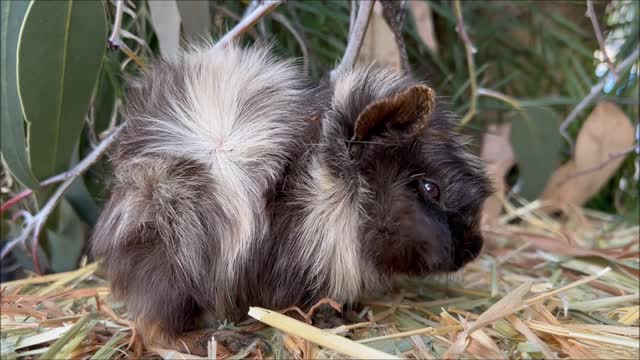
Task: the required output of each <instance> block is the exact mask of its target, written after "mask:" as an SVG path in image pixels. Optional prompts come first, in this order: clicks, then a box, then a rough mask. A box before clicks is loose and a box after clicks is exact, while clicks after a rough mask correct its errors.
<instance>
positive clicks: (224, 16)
mask: <svg viewBox="0 0 640 360" xmlns="http://www.w3.org/2000/svg"><path fill="white" fill-rule="evenodd" d="M414 1H416V2H423V1H421V0H414ZM6 3H8V2H6V1H5V2H3V5H2V6H3V23H5V20H7V19H5V18H4V16H5V6H6ZM424 3H426V4H428V7H429V9H430V11H431V14H432V15H431V19H432V23H433V35H434V36H435V38H436V40H437V42H438V44H439V46H438V49H437V51H436V50H434V49H432V48H429V46H427V44H426V43H425V40H424V39H423V37H422V36H421V35H420V31H419V28H420V26H422V25H423V24H421V23H416V21H415V19H414V16H413V15H414V13H413V12H411V11H409V12H408V14H407V18H406V21H405V24H404V26H403V28H402V35H403V38H404V40H405V42H406V48H407V53H408V59H409V63H410V65H411V69H412V73H413V75H414V76H415V77H417V78H419V79H423V80H425V81H427V82H428V83H429V84H430V85H431V86H432V87H434V88H435V89H436V91H437V93H438V94H439V95H440V96H441V97H442V98H443V100H444V101H446V102H447V103H448V104H449V106H450V107H451V108H452V109H453V110H454V111H455V112H457V113H458V114H460V115H461V116H462V115H463V114H465V113H466V112H467V111H468V110H469V107H470V100H471V97H470V95H469V94H470V78H469V70H468V67H467V63H466V60H465V44H464V43H463V42H462V41H461V40H460V36H459V34H458V32H457V31H456V17H455V13H454V8H453V3H452V2H450V1H437V0H434V1H424ZM126 4H127V11H126V12H125V15H124V18H123V25H122V28H123V29H124V30H125V32H123V35H124V36H123V40H124V42H125V44H126V45H127V47H128V48H130V49H131V50H132V51H133V52H134V53H135V54H137V56H138V57H139V58H140V59H142V61H144V62H146V63H148V62H150V61H151V59H153V58H155V57H157V56H158V55H159V54H160V50H161V49H160V39H159V36H158V34H156V32H155V31H154V28H156V27H154V25H158V24H157V21H158V20H155V21H156V24H154V18H153V17H152V16H151V12H150V7H149V4H148V2H147V1H146V0H138V1H127V2H126ZM58 5H60V4H58ZM102 5H103V7H104V10H105V13H104V16H105V20H106V24H109V31H110V30H111V24H113V22H114V11H115V6H114V4H113V3H112V2H109V1H104V2H102ZM207 5H208V10H209V14H210V19H211V24H210V25H211V27H210V33H211V35H212V37H213V38H214V39H216V38H218V37H220V36H221V35H224V34H225V33H226V32H227V29H228V28H231V27H233V26H234V25H235V24H236V23H237V22H238V20H239V19H240V18H241V17H242V16H243V13H244V12H245V11H246V9H247V7H250V6H252V2H251V1H221V0H215V1H213V0H212V1H207ZM594 7H595V10H596V14H597V17H598V20H599V23H600V26H601V27H602V28H603V34H604V36H605V39H606V44H607V49H608V53H609V56H610V57H611V58H612V59H613V61H614V62H615V63H619V62H620V61H621V60H622V59H625V58H626V57H628V56H629V55H630V54H631V53H632V52H633V51H634V50H636V49H637V48H638V38H639V36H640V34H639V28H640V27H639V24H640V10H639V7H640V2H637V1H622V0H615V1H598V2H595V3H594ZM409 8H412V7H411V6H409ZM585 11H586V2H585V1H563V2H552V1H487V2H485V1H463V2H462V14H463V17H464V19H465V27H466V31H467V32H468V33H469V36H470V37H471V39H472V42H473V45H474V47H475V50H476V52H475V54H474V59H475V66H476V75H477V82H478V86H480V87H482V88H486V89H491V90H494V91H497V92H500V93H501V94H505V95H508V96H510V97H512V98H514V99H517V101H518V102H519V104H521V105H522V106H524V107H525V108H527V109H538V110H539V109H541V108H542V109H543V110H542V111H543V113H542V114H546V115H541V116H540V115H537V118H536V116H533V120H534V121H538V124H543V125H541V126H544V127H545V129H544V134H545V136H544V137H542V138H540V137H536V136H532V135H531V134H529V133H527V132H526V131H525V132H520V135H515V134H512V137H511V142H512V143H513V144H514V148H517V147H518V146H520V148H524V149H535V153H536V154H538V155H537V158H534V159H533V160H524V158H519V161H518V164H517V166H516V167H514V168H513V169H511V170H510V171H509V174H508V184H509V188H510V189H511V191H510V192H509V193H508V195H509V196H511V197H518V196H520V195H523V194H522V187H521V186H520V185H521V184H520V185H518V183H519V179H521V178H522V176H523V174H524V173H525V172H526V169H529V168H528V166H530V167H533V166H534V165H532V163H531V162H533V163H535V162H538V163H540V162H542V163H548V166H543V168H544V171H536V174H535V176H538V177H541V178H542V180H543V182H542V184H544V182H545V181H546V180H547V179H548V178H549V176H550V175H551V172H552V171H553V170H554V169H555V168H556V167H557V166H558V165H559V164H561V163H564V162H565V161H567V160H568V159H570V158H571V156H572V150H571V147H570V146H569V144H568V143H567V142H566V141H564V140H562V139H561V137H560V133H559V131H558V127H559V125H560V122H561V121H562V119H564V118H565V117H566V116H567V115H568V114H569V113H570V112H571V110H573V109H574V107H575V106H576V105H577V104H578V103H580V101H582V100H583V99H584V98H585V97H586V96H587V95H588V94H589V92H590V90H591V88H592V86H594V85H595V84H596V83H598V82H600V81H606V85H605V89H604V91H603V92H601V93H600V94H599V95H598V100H608V101H611V102H613V103H615V104H617V105H618V106H619V107H620V108H621V109H622V110H623V111H624V113H625V114H626V115H627V117H628V118H629V119H632V120H631V121H632V122H633V126H634V127H636V129H637V121H638V116H639V114H638V98H639V90H638V89H639V85H638V73H639V66H638V65H639V64H638V61H637V59H636V60H635V61H634V65H633V66H631V67H629V68H628V69H626V70H625V71H623V72H621V73H619V74H617V75H618V76H617V77H615V78H614V77H613V76H612V74H610V72H609V70H608V67H607V65H606V63H604V62H603V61H602V55H601V53H600V51H599V50H598V49H599V44H598V42H597V40H596V36H595V34H594V30H593V27H592V24H591V22H590V20H589V18H587V17H585ZM349 14H350V4H349V1H347V0H344V1H343V0H307V1H295V0H290V1H288V2H287V3H285V4H284V5H281V6H280V7H279V8H278V9H277V10H276V11H275V12H274V13H273V14H271V15H270V16H267V17H266V18H265V19H263V20H262V21H261V22H260V23H259V24H258V25H257V26H256V27H255V29H253V30H251V31H250V32H249V33H248V34H247V35H245V36H244V37H243V41H244V42H246V43H252V42H254V41H256V40H263V39H266V40H268V41H272V42H273V44H274V46H275V51H276V52H277V53H278V54H279V55H281V56H284V57H295V58H300V59H304V61H302V60H301V62H303V63H304V64H305V66H306V67H307V68H308V73H309V75H310V76H311V77H313V78H315V79H320V78H322V77H324V76H326V75H327V74H328V71H329V70H331V69H332V68H334V66H335V64H336V63H337V62H338V61H339V59H340V57H341V56H342V54H343V52H344V49H345V46H346V43H347V37H348V31H349V18H350V17H349V16H350V15H349ZM189 19H190V18H189V17H185V16H183V19H182V28H183V30H184V29H185V26H187V23H188V22H189V21H190V20H189ZM51 36H53V35H51ZM45 40H47V39H45ZM104 43H105V44H106V39H104ZM13 51H14V52H15V50H13ZM3 61H6V59H5V57H4V56H3ZM41 61H42V66H43V67H45V68H46V67H47V66H48V65H49V61H50V59H49V58H48V57H47V54H46V53H45V54H44V55H42V58H41ZM138 71H139V68H138V66H136V64H135V63H134V62H133V61H132V60H131V58H130V57H129V56H127V55H126V54H125V53H124V52H123V51H119V50H107V51H106V52H105V54H104V56H103V58H102V65H101V67H100V70H99V73H98V74H97V82H96V83H95V85H94V86H93V89H94V90H93V93H92V96H91V101H90V103H89V105H88V107H87V108H86V109H84V110H83V113H85V112H86V115H85V116H84V122H83V126H82V131H81V133H78V136H76V137H73V136H72V138H75V141H76V142H77V146H76V150H74V154H73V156H72V158H71V159H69V162H68V165H69V167H71V165H72V164H73V163H75V162H77V161H78V160H79V159H82V158H83V157H85V156H86V155H87V154H88V153H90V152H91V150H92V149H93V148H94V147H95V146H96V144H98V143H99V141H100V139H101V137H102V136H103V135H104V134H105V132H106V131H107V130H108V129H110V128H112V127H113V126H114V125H115V124H117V123H119V122H120V121H121V120H122V119H121V118H120V115H119V112H118V111H119V109H120V108H121V106H122V103H123V101H124V94H125V87H124V86H125V82H124V80H123V79H124V78H125V77H126V76H131V75H136V74H137V73H138ZM33 85H34V86H35V85H37V84H33ZM595 104H596V102H593V103H592V105H591V106H589V107H588V108H586V109H585V111H583V112H582V113H581V114H580V115H579V116H578V118H577V119H576V121H574V122H573V123H572V124H571V126H570V127H569V128H568V132H569V135H570V136H571V138H572V139H574V140H575V138H576V136H577V135H578V133H579V131H580V129H581V127H582V124H583V123H584V121H585V119H586V118H587V115H588V114H589V113H590V112H591V110H592V108H593V106H594V105H595ZM78 106H84V105H83V104H79V105H78ZM538 110H532V111H533V113H535V112H536V111H538ZM530 114H531V113H530ZM537 114H541V113H540V112H537ZM549 114H551V115H549ZM4 116H5V115H4V112H3V122H5V121H6V119H5V118H4ZM518 118H519V116H518V115H517V114H516V115H515V116H514V112H513V108H512V106H511V105H509V104H508V103H506V102H504V101H501V100H499V99H495V98H492V97H486V96H480V97H479V98H478V111H477V113H476V115H475V116H474V117H473V118H472V120H471V122H470V123H469V124H468V125H467V126H466V127H465V129H464V131H465V132H467V133H468V134H470V135H472V136H474V138H475V139H476V140H477V142H476V143H477V144H480V142H481V139H482V137H483V134H484V133H485V132H486V131H487V128H488V126H489V125H490V124H496V123H497V124H500V123H506V122H512V121H513V122H514V124H515V123H517V121H518ZM612 131H615V129H612ZM636 131H637V130H636ZM636 137H637V135H636ZM636 141H637V140H636ZM516 144H519V145H518V146H515V145H516ZM34 146H42V147H43V150H44V151H46V147H47V146H48V144H47V143H46V141H45V142H42V143H41V144H35V145H34ZM31 150H33V149H31ZM514 150H516V153H517V152H518V151H517V149H514ZM516 155H518V154H516ZM3 156H6V155H5V153H4V150H3ZM637 159H638V155H637V154H635V155H634V154H631V155H629V156H627V157H626V158H625V160H624V162H623V164H622V166H621V167H620V168H619V169H618V170H617V171H616V173H615V174H614V175H613V176H612V177H611V178H610V179H609V180H608V182H607V184H606V185H605V186H604V187H603V188H602V189H601V190H600V191H599V192H598V193H597V194H596V195H595V196H593V197H592V198H591V199H590V200H589V202H588V203H587V204H586V206H587V207H590V208H593V209H596V210H600V211H604V212H608V213H612V214H617V215H619V216H620V219H621V220H623V219H626V221H631V222H635V223H637V221H638V215H637V214H638V201H639V200H638V181H637V175H636V174H634V173H635V172H637V169H636V167H637V161H638V160H637ZM2 170H3V173H2V193H1V197H2V201H3V202H6V201H7V200H8V199H10V198H12V197H14V196H15V195H16V194H18V193H19V192H20V191H23V190H24V189H25V186H24V185H22V184H21V183H20V182H19V181H17V180H16V179H15V178H14V177H13V176H12V175H11V172H10V171H9V169H8V168H7V166H6V163H5V162H3V166H2ZM634 175H635V176H636V177H635V178H634ZM109 176H110V168H109V163H108V159H106V158H102V159H101V160H99V161H98V163H97V164H96V165H95V166H93V167H92V168H91V169H90V170H89V171H88V172H86V173H85V174H84V175H83V176H82V177H81V178H79V179H78V180H77V181H76V182H75V183H74V185H73V186H72V187H71V188H70V190H69V191H68V192H67V193H66V194H65V197H64V201H63V202H62V203H61V205H60V206H59V207H58V209H57V211H55V212H54V213H53V215H52V216H51V217H50V218H49V220H48V221H47V224H46V229H47V231H46V234H43V235H42V236H40V243H41V245H42V248H41V250H40V252H39V254H40V255H39V256H40V258H41V261H42V262H43V263H44V264H46V265H47V266H46V268H47V269H49V271H62V270H68V269H71V268H75V267H76V266H78V264H79V262H80V261H83V259H84V257H83V255H86V243H87V238H88V236H89V234H90V230H91V227H92V226H93V225H94V224H95V221H96V219H97V217H98V214H99V211H100V207H101V205H102V203H103V201H104V199H105V197H106V196H107V193H106V192H105V189H106V187H107V185H108V179H109ZM38 180H40V181H42V180H43V179H41V178H39V179H38ZM518 190H520V192H519V191H518ZM540 190H541V189H537V191H531V193H532V194H537V193H539V192H540ZM36 195H37V196H35V197H30V198H27V199H26V200H25V201H22V202H21V203H20V204H19V205H18V206H15V207H13V208H12V209H11V210H10V211H6V212H4V213H3V214H2V241H3V244H7V243H8V242H9V241H10V240H13V239H15V238H16V236H18V235H19V234H20V231H21V229H22V227H23V226H24V220H25V217H24V216H22V217H21V216H20V214H24V212H22V213H21V211H24V210H26V211H27V212H28V213H31V214H35V213H36V212H37V209H38V208H39V207H41V206H42V204H44V201H45V200H46V199H47V197H48V196H50V195H51V190H46V191H39V192H38V193H37V194H36ZM525 195H526V196H528V197H529V200H533V198H532V197H531V196H529V194H525ZM26 244H27V245H28V241H27V242H26ZM85 260H86V259H85ZM2 267H3V270H2V271H3V273H2V279H3V280H6V279H7V278H9V277H11V276H19V275H20V273H21V272H22V271H24V270H29V271H30V270H33V265H32V262H31V258H30V255H29V254H28V251H25V249H23V248H22V247H20V246H18V247H16V248H15V250H14V251H12V253H11V256H10V257H8V258H5V259H3V260H2Z"/></svg>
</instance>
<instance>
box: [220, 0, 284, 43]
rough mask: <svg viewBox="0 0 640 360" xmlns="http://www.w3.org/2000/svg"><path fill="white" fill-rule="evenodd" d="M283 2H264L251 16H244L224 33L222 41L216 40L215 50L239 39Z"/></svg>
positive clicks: (272, 0) (270, 0)
mask: <svg viewBox="0 0 640 360" xmlns="http://www.w3.org/2000/svg"><path fill="white" fill-rule="evenodd" d="M283 2H284V0H265V2H264V3H263V4H261V5H259V6H258V7H257V8H256V9H255V10H254V11H252V12H251V14H249V15H247V16H245V17H244V18H242V20H240V22H239V23H238V24H237V25H236V26H235V27H234V28H233V29H231V30H230V31H229V32H228V33H226V34H225V35H224V36H223V37H222V39H220V40H218V42H217V43H216V45H215V48H222V47H225V46H227V45H228V44H229V43H230V42H232V41H233V40H235V39H237V38H238V37H240V35H242V34H244V33H245V32H246V31H247V30H249V29H250V28H251V27H252V26H253V25H255V24H256V23H257V22H258V21H259V20H260V19H262V18H263V17H264V16H266V15H268V14H269V13H270V12H272V11H273V10H275V9H276V7H278V5H280V4H282V3H283Z"/></svg>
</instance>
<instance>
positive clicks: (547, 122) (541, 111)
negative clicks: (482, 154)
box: [509, 107, 562, 200]
mask: <svg viewBox="0 0 640 360" xmlns="http://www.w3.org/2000/svg"><path fill="white" fill-rule="evenodd" d="M509 120H511V122H512V127H511V144H512V146H513V151H514V154H515V157H516V160H517V162H518V167H519V169H520V179H521V181H522V191H521V193H522V196H524V197H525V198H527V199H529V200H534V199H536V198H537V197H538V195H540V193H541V192H542V190H543V189H544V186H545V185H546V183H547V180H548V179H549V177H550V176H551V173H552V172H553V171H554V170H555V169H556V167H557V166H558V164H559V163H560V155H561V148H562V138H561V137H560V133H559V132H558V125H559V124H560V119H559V117H558V114H556V113H555V112H554V111H552V110H551V109H548V108H544V107H526V108H524V109H523V111H517V112H514V113H513V114H512V115H511V116H509Z"/></svg>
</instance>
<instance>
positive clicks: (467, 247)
mask: <svg viewBox="0 0 640 360" xmlns="http://www.w3.org/2000/svg"><path fill="white" fill-rule="evenodd" d="M456 240H457V241H456V243H455V245H454V246H455V251H454V254H453V264H454V266H455V268H456V270H458V269H460V268H462V267H463V266H464V265H466V264H467V263H468V262H469V261H471V260H473V259H475V258H476V257H477V256H478V255H479V254H480V251H482V244H483V240H482V236H481V235H479V234H470V235H466V236H464V237H463V238H462V239H456Z"/></svg>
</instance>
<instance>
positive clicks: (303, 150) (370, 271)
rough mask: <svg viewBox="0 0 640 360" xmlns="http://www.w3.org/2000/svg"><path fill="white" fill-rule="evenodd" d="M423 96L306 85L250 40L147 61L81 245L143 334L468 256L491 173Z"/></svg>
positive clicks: (410, 91) (358, 79) (173, 330)
mask: <svg viewBox="0 0 640 360" xmlns="http://www.w3.org/2000/svg"><path fill="white" fill-rule="evenodd" d="M431 95H432V90H431V89H429V88H428V87H426V86H425V85H422V84H419V83H417V82H416V81H414V80H412V79H410V78H409V77H407V76H404V75H401V74H399V73H397V72H395V71H393V70H389V69H384V68H377V67H368V68H363V69H357V70H348V71H345V72H343V73H340V74H337V76H336V78H335V79H334V80H333V81H332V82H331V83H323V84H316V85H311V84H310V83H309V82H307V81H306V80H305V79H304V78H303V77H301V75H299V72H298V70H297V69H296V68H295V67H294V66H292V65H291V64H290V63H286V62H279V61H275V60H274V59H273V58H271V57H270V56H269V54H268V51H267V50H265V49H264V48H261V47H256V48H252V49H241V48H238V47H234V46H231V47H229V48H226V49H222V50H211V49H193V50H190V51H187V52H185V53H184V54H183V55H182V56H180V57H179V58H178V59H177V60H174V61H159V62H158V63H156V64H155V65H154V66H153V67H152V68H151V70H149V71H148V72H147V73H145V74H143V76H142V77H140V79H139V80H137V81H136V82H134V84H133V86H132V88H131V90H130V91H129V94H128V104H127V109H126V112H125V117H126V120H127V123H128V125H127V128H126V131H125V132H124V134H123V135H122V136H121V137H120V139H119V142H118V147H117V149H116V151H115V152H114V154H113V164H114V165H115V179H114V182H113V186H112V189H111V192H112V193H111V198H110V200H109V202H108V203H107V205H106V207H105V209H104V211H103V213H102V215H101V217H100V220H99V223H98V225H97V227H96V232H95V234H94V239H93V251H94V254H95V255H96V256H97V257H98V258H100V259H102V263H103V266H104V268H105V270H106V272H107V274H108V275H109V277H110V279H111V282H112V287H113V289H114V293H115V294H116V295H118V296H120V297H121V298H122V299H124V301H125V302H126V304H127V306H128V308H129V311H130V312H131V313H132V314H133V315H134V316H135V317H136V319H137V321H138V323H139V324H140V326H141V328H142V331H143V335H145V332H146V336H147V337H150V336H153V337H155V336H156V332H159V333H161V334H165V335H168V337H169V338H170V337H172V336H176V335H178V334H180V333H182V332H184V331H187V330H190V329H195V328H198V327H202V326H206V325H207V321H210V320H211V319H219V320H222V319H229V320H232V321H233V320H239V319H241V318H243V317H244V316H245V315H246V311H247V309H248V307H249V306H267V307H271V308H284V307H287V306H291V305H298V306H305V305H309V304H312V303H314V302H316V301H317V300H319V299H321V298H323V297H330V298H332V299H334V300H336V301H338V302H343V303H351V302H355V301H357V300H358V298H360V297H361V296H363V295H364V294H367V293H370V292H373V291H378V290H380V289H384V288H385V286H386V285H387V284H388V282H389V279H390V277H391V276H392V275H393V274H396V273H403V274H413V275H426V274H430V273H439V272H447V271H455V270H457V269H459V268H460V267H461V266H463V265H464V264H465V263H466V262H468V261H470V260H471V259H473V258H474V257H475V256H477V254H478V253H479V251H480V249H481V246H482V237H481V235H480V232H479V227H478V219H479V211H480V210H479V209H480V205H481V203H482V201H483V200H484V199H485V198H486V197H487V196H488V194H489V192H490V187H489V185H488V184H489V183H488V180H487V179H486V176H485V175H484V172H483V169H482V166H481V164H480V161H479V160H478V159H477V158H476V157H474V156H473V155H471V154H470V153H469V152H468V150H467V149H466V147H465V142H464V141H463V140H461V137H460V136H459V135H458V134H456V133H455V131H454V125H455V122H456V118H455V117H453V116H452V115H450V114H449V113H447V112H446V111H444V110H443V109H442V108H441V106H440V105H434V104H435V99H434V98H431ZM427 110H428V111H427ZM358 119H365V120H362V121H360V122H358ZM359 127H364V128H363V129H361V128H359ZM427 180H428V181H432V182H434V183H437V184H439V186H440V188H441V193H442V197H441V199H438V200H437V201H436V200H433V199H431V200H430V199H425V198H424V196H423V195H422V194H423V193H422V192H421V191H422V190H421V188H420V186H422V185H421V184H423V183H424V181H427ZM152 332H153V335H151V333H152Z"/></svg>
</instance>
